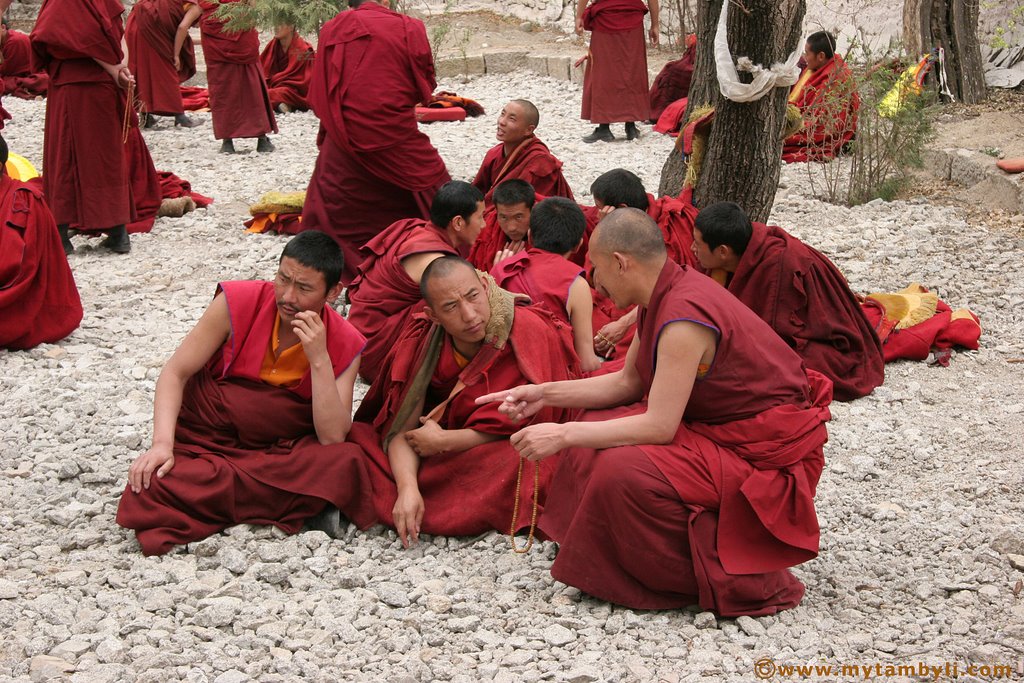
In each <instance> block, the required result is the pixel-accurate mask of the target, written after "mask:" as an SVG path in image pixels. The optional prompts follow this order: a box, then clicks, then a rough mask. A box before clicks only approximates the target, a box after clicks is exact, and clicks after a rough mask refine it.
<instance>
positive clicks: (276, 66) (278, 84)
mask: <svg viewBox="0 0 1024 683" xmlns="http://www.w3.org/2000/svg"><path fill="white" fill-rule="evenodd" d="M315 56H316V52H315V51H314V50H313V46H312V45H310V44H309V43H307V42H306V41H305V40H303V39H302V36H300V35H299V34H298V33H296V34H294V35H293V36H292V44H291V45H290V46H289V47H288V52H285V51H284V48H282V47H281V42H280V41H279V40H278V39H277V38H274V39H272V40H271V41H270V42H269V43H267V46H266V47H265V48H263V52H262V53H260V66H261V67H262V68H263V76H264V77H265V78H266V79H267V90H268V91H269V92H270V104H271V105H272V106H274V107H276V106H277V105H279V104H287V105H288V106H290V107H292V108H293V109H300V110H302V111H306V110H307V109H309V100H307V99H306V96H307V95H308V93H309V80H310V79H311V78H312V77H313V58H314V57H315Z"/></svg>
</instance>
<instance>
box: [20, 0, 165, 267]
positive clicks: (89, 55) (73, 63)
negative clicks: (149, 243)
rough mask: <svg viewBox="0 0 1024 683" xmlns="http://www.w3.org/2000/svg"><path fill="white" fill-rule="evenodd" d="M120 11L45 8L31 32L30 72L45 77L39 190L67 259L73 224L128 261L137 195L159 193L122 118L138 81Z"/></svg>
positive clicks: (93, 2) (54, 3) (113, 7)
mask: <svg viewBox="0 0 1024 683" xmlns="http://www.w3.org/2000/svg"><path fill="white" fill-rule="evenodd" d="M123 11H124V8H123V7H122V5H121V3H120V1H119V0H76V2H62V1H61V0H44V2H43V5H42V7H40V9H39V16H38V18H37V19H36V24H35V28H34V29H33V30H32V36H31V38H32V50H33V59H34V64H35V66H36V67H37V68H45V69H46V70H47V72H48V74H49V76H50V91H49V96H48V97H47V101H46V127H45V135H44V138H43V168H44V169H45V173H44V175H43V187H44V191H45V194H46V201H47V203H49V205H50V209H51V210H52V211H53V217H54V219H55V220H56V221H57V226H58V228H59V229H60V231H61V239H62V241H63V243H64V249H65V250H66V251H70V250H71V249H73V246H72V245H71V242H70V241H69V240H68V238H67V229H68V226H69V225H72V224H73V225H75V226H76V228H77V229H78V230H79V231H80V232H87V233H90V232H91V233H96V232H106V233H107V234H108V237H107V238H106V240H104V242H103V246H105V247H107V248H109V249H110V250H111V251H114V252H115V253H120V254H125V253H128V252H129V251H131V242H130V241H129V238H128V229H127V227H126V226H127V224H128V223H131V222H133V221H135V220H137V219H138V214H137V211H136V204H137V202H138V198H137V197H136V194H137V193H138V192H139V189H140V188H156V189H155V190H154V191H155V192H158V191H159V183H158V180H157V178H156V171H155V170H154V169H153V161H152V159H151V158H150V157H149V150H148V149H147V148H146V143H145V141H144V140H143V139H142V134H141V133H140V132H139V129H138V120H137V118H136V117H135V115H134V113H133V112H132V111H131V110H130V109H129V110H128V111H127V112H126V111H125V110H126V109H128V108H129V104H128V98H127V90H128V88H130V87H131V86H132V84H134V82H135V79H134V77H133V76H132V73H131V70H130V69H129V68H128V65H127V63H126V62H125V59H124V53H123V51H122V49H121V40H122V38H123V35H124V27H123V26H122V24H121V14H122V12H123ZM126 122H127V124H128V127H127V129H125V123H126ZM156 202H157V205H159V195H157V199H156Z"/></svg>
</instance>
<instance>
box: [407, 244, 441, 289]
mask: <svg viewBox="0 0 1024 683" xmlns="http://www.w3.org/2000/svg"><path fill="white" fill-rule="evenodd" d="M442 256H444V254H443V253H441V252H440V251H427V252H424V253H422V254H413V255H412V256H406V257H405V258H404V259H402V268H403V269H404V270H405V272H406V274H407V275H408V276H409V278H410V279H411V280H412V281H413V282H419V281H420V278H422V277H423V271H425V270H426V269H427V266H429V265H430V263H431V262H432V261H434V260H436V259H439V258H441V257H442Z"/></svg>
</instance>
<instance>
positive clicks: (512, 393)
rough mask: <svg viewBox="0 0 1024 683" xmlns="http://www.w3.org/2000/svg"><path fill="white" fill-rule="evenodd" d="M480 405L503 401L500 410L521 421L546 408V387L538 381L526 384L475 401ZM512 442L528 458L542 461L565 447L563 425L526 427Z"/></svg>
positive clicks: (549, 424)
mask: <svg viewBox="0 0 1024 683" xmlns="http://www.w3.org/2000/svg"><path fill="white" fill-rule="evenodd" d="M476 403H477V405H483V404H484V403H500V404H501V405H499V406H498V412H499V413H501V414H502V415H505V416H506V417H508V419H509V420H511V421H512V422H521V421H523V420H527V419H529V418H531V417H533V416H534V415H536V414H537V413H538V412H539V411H540V410H541V408H543V407H544V389H543V387H542V386H540V385H538V384H524V385H522V386H518V387H515V388H513V389H509V390H507V391H496V392H494V393H493V394H486V395H484V396H481V397H480V398H478V399H477V400H476ZM509 443H510V444H512V447H513V448H515V449H516V451H517V452H518V453H519V455H520V456H522V457H524V458H526V459H527V460H542V459H543V458H546V457H548V456H549V455H554V454H555V453H557V452H558V451H560V450H562V449H563V448H565V446H566V443H565V429H564V428H563V425H559V424H554V423H551V422H545V423H542V424H537V425H530V426H529V427H524V428H523V429H520V430H519V431H518V432H516V433H515V434H513V435H512V436H511V437H509Z"/></svg>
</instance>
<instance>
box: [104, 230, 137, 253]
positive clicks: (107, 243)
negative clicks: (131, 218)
mask: <svg viewBox="0 0 1024 683" xmlns="http://www.w3.org/2000/svg"><path fill="white" fill-rule="evenodd" d="M100 246H101V247H106V248H107V249H109V250H110V251H112V252H114V253H115V254H127V253H128V252H130V251H131V250H132V242H131V240H130V239H129V238H128V228H126V227H125V226H123V225H120V226H118V227H116V228H114V229H113V230H108V231H107V239H105V240H103V242H101V243H100Z"/></svg>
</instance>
